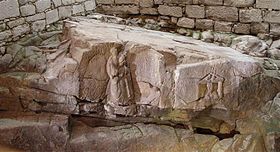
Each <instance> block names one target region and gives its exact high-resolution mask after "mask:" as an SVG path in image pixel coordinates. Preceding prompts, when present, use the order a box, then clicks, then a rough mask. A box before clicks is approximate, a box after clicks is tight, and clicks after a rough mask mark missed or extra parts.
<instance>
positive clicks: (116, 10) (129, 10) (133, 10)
mask: <svg viewBox="0 0 280 152" xmlns="http://www.w3.org/2000/svg"><path fill="white" fill-rule="evenodd" d="M101 7H102V9H103V11H105V12H106V13H107V14H139V6H127V5H122V6H114V7H111V6H101Z"/></svg>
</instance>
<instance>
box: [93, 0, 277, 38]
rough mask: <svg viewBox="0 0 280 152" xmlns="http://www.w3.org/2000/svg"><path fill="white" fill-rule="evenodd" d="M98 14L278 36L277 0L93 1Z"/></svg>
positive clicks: (189, 27)
mask: <svg viewBox="0 0 280 152" xmlns="http://www.w3.org/2000/svg"><path fill="white" fill-rule="evenodd" d="M96 3H97V10H98V12H102V13H106V14H117V15H129V16H135V15H141V16H154V17H159V18H161V19H164V20H168V21H169V23H171V24H176V25H177V27H183V28H188V29H197V30H213V31H218V32H233V33H237V34H253V35H256V34H258V33H270V34H272V35H276V36H279V35H280V0H96Z"/></svg>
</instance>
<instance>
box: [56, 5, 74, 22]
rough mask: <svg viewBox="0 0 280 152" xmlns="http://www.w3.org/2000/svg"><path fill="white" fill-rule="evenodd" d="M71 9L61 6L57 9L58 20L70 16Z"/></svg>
mask: <svg viewBox="0 0 280 152" xmlns="http://www.w3.org/2000/svg"><path fill="white" fill-rule="evenodd" d="M71 11H72V7H71V6H63V7H59V8H58V12H59V18H62V19H63V18H67V17H70V16H71V15H72V13H71Z"/></svg>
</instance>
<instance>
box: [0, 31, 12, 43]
mask: <svg viewBox="0 0 280 152" xmlns="http://www.w3.org/2000/svg"><path fill="white" fill-rule="evenodd" d="M11 36H12V32H11V31H10V30H6V31H3V32H0V41H2V40H5V39H8V38H9V37H11Z"/></svg>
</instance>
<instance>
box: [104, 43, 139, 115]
mask: <svg viewBox="0 0 280 152" xmlns="http://www.w3.org/2000/svg"><path fill="white" fill-rule="evenodd" d="M110 53H111V56H110V57H109V59H108V61H107V64H106V70H107V74H108V76H109V78H110V80H109V82H108V86H107V90H106V93H107V105H105V109H107V112H109V113H112V112H113V111H115V110H117V109H119V108H120V107H127V106H130V105H132V104H133V101H132V100H133V98H134V94H133V89H132V80H131V75H130V72H129V69H128V67H127V65H126V53H122V52H119V50H118V49H117V48H115V47H114V48H111V49H110ZM106 106H107V107H106ZM117 107H118V108H117ZM126 109H127V108H126ZM128 109H129V108H128ZM129 111H133V110H129ZM115 112H116V111H115ZM129 113H131V112H129ZM121 114H123V112H121Z"/></svg>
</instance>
